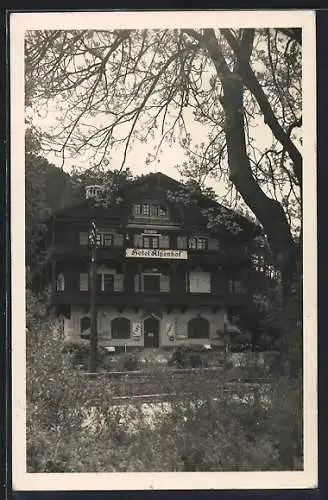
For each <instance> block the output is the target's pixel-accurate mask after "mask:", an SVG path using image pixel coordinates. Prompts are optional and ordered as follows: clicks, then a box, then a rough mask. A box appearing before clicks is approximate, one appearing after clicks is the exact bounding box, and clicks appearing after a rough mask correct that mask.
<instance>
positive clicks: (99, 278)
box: [96, 274, 103, 292]
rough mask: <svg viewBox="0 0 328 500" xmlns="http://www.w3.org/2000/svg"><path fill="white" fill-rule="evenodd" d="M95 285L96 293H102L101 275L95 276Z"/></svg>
mask: <svg viewBox="0 0 328 500" xmlns="http://www.w3.org/2000/svg"><path fill="white" fill-rule="evenodd" d="M96 284H97V285H96V287H97V292H102V291H103V289H102V274H97V278H96Z"/></svg>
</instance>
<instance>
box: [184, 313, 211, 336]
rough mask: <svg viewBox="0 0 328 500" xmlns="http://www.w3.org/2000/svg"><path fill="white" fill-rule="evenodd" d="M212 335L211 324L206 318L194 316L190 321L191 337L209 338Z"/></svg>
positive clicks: (189, 334) (189, 331)
mask: <svg viewBox="0 0 328 500" xmlns="http://www.w3.org/2000/svg"><path fill="white" fill-rule="evenodd" d="M209 336H210V324H209V322H208V321H207V319H205V318H201V317H198V318H192V319H191V320H190V321H188V338H189V339H208V338H209Z"/></svg>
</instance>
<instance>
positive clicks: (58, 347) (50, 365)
mask: <svg viewBox="0 0 328 500" xmlns="http://www.w3.org/2000/svg"><path fill="white" fill-rule="evenodd" d="M35 304H36V302H35ZM30 314H31V317H32V318H33V311H30ZM36 317H37V316H36ZM34 333H35V335H34ZM187 351H188V349H187ZM191 351H193V352H191V353H190V352H189V353H188V354H192V355H197V352H195V351H194V348H193V349H191ZM182 352H184V353H186V354H187V352H186V349H184V350H182ZM80 354H81V352H80V351H79V355H80ZM75 355H76V352H75V354H74V355H73V354H72V352H70V351H69V349H67V346H66V349H64V341H63V336H62V326H61V322H60V321H58V319H57V318H55V317H52V316H47V315H46V314H44V316H43V317H42V315H41V319H40V316H39V319H38V321H37V322H35V323H34V324H33V320H32V325H31V335H28V337H27V387H26V395H27V470H28V471H29V472H146V471H201V470H203V471H222V470H286V469H290V468H296V467H297V468H300V467H301V466H302V419H301V413H302V412H301V408H302V401H301V399H300V394H301V390H300V388H301V382H300V381H299V380H297V381H296V380H295V381H293V382H290V381H289V380H288V379H286V378H282V379H279V380H277V383H276V384H273V385H272V388H271V390H270V396H271V402H270V403H268V404H267V403H266V404H264V403H263V400H261V397H262V396H261V395H259V396H258V397H256V398H255V399H254V401H253V402H251V403H248V402H247V403H245V402H242V400H243V398H239V399H238V398H237V399H236V398H235V397H234V393H235V392H236V391H237V390H239V389H238V387H237V386H234V387H230V388H229V387H228V389H227V386H226V384H224V383H223V382H224V380H222V376H221V375H220V373H219V372H218V373H215V374H212V373H211V375H210V376H208V374H207V373H206V372H205V371H200V372H199V373H196V374H193V375H191V374H187V376H186V374H184V373H183V372H175V373H172V372H171V373H169V372H166V371H156V370H154V372H153V373H152V372H151V373H150V376H149V380H148V383H149V386H150V389H153V388H154V390H155V389H156V388H157V390H158V389H159V388H160V390H161V391H163V392H167V393H175V394H178V395H179V398H178V399H177V398H173V396H172V398H171V399H170V400H168V401H167V402H166V403H163V404H157V405H156V404H155V403H149V404H148V405H145V404H142V403H135V402H134V403H133V404H132V403H131V404H126V401H124V402H121V403H120V402H119V401H117V400H113V396H114V393H115V381H111V379H108V378H106V377H105V376H101V375H96V376H92V377H89V376H86V375H83V374H82V373H81V372H78V371H76V370H74V369H72V359H73V358H72V357H74V356H75ZM109 358H110V357H109ZM122 363H126V369H128V368H130V367H132V366H133V369H135V364H134V363H135V359H134V358H133V356H131V354H129V353H127V354H126V355H124V356H123V357H122ZM127 378H128V379H133V378H134V376H133V375H130V376H128V377H127ZM120 384H121V381H119V382H116V385H118V386H120ZM122 384H124V381H123V382H122ZM131 387H132V386H131ZM133 387H135V390H137V389H139V390H140V391H142V390H143V389H144V388H143V387H141V386H140V387H139V383H137V384H135V385H134V386H133ZM130 389H131V388H130ZM131 390H134V389H131ZM240 391H245V389H243V388H241V389H240ZM258 392H260V389H258ZM262 399H263V398H262ZM123 403H124V404H123Z"/></svg>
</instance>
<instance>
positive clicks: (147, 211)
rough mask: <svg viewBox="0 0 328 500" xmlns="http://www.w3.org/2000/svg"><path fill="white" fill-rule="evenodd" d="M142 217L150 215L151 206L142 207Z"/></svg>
mask: <svg viewBox="0 0 328 500" xmlns="http://www.w3.org/2000/svg"><path fill="white" fill-rule="evenodd" d="M142 215H150V205H148V204H147V205H142Z"/></svg>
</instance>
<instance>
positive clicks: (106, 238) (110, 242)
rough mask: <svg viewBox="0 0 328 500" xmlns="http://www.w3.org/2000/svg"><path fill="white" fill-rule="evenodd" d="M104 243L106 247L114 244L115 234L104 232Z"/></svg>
mask: <svg viewBox="0 0 328 500" xmlns="http://www.w3.org/2000/svg"><path fill="white" fill-rule="evenodd" d="M102 244H103V246H104V247H111V246H113V235H112V234H111V233H103V235H102Z"/></svg>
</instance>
